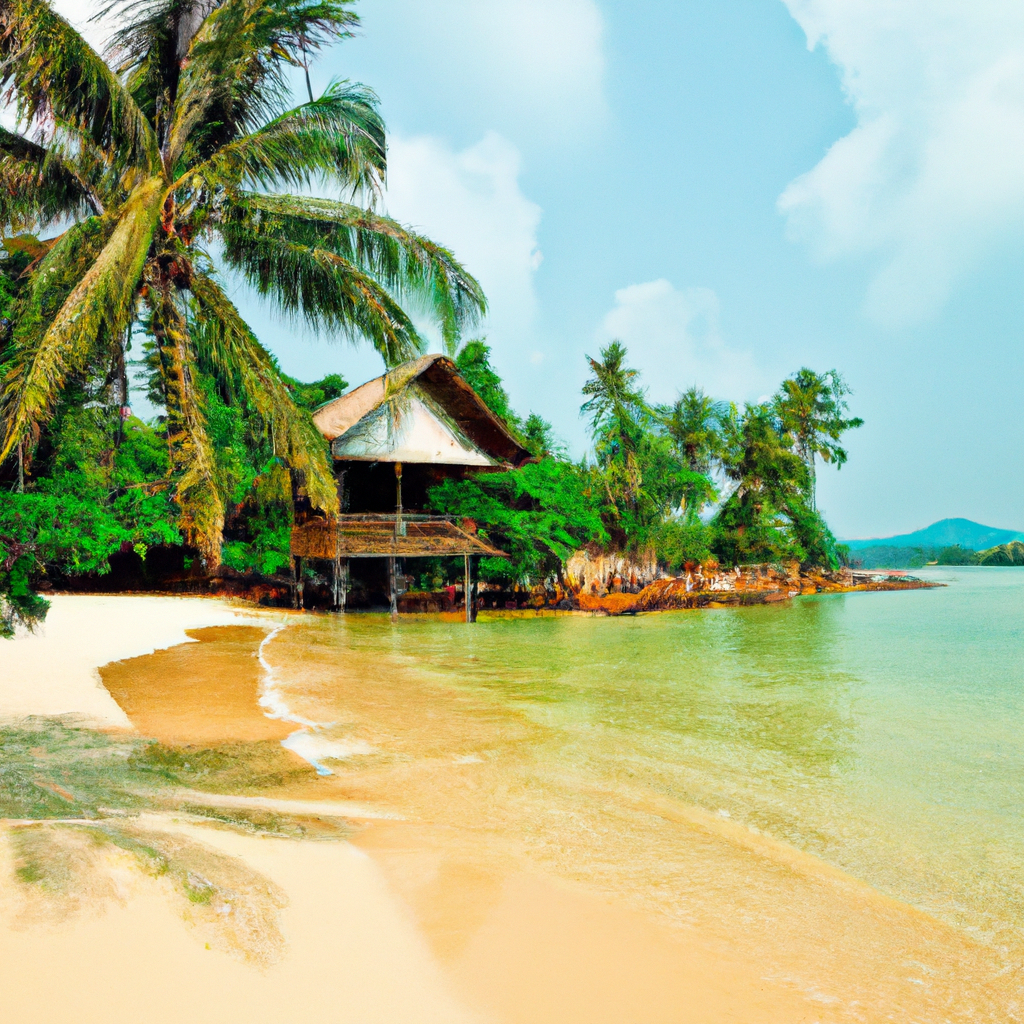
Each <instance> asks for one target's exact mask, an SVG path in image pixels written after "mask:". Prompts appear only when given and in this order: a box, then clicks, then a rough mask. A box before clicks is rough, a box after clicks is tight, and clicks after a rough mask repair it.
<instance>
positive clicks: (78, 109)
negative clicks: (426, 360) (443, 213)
mask: <svg viewBox="0 0 1024 1024" xmlns="http://www.w3.org/2000/svg"><path fill="white" fill-rule="evenodd" d="M103 13H104V14H105V15H108V16H111V17H114V18H116V19H117V20H118V24H119V26H120V27H119V30H118V31H117V33H116V35H115V36H114V38H113V41H112V43H111V46H110V48H109V49H108V51H107V54H106V57H107V59H106V60H105V59H104V58H102V57H101V56H100V55H99V54H98V53H97V52H96V51H94V50H93V49H92V48H91V47H90V46H89V45H88V44H87V43H86V42H85V40H84V39H83V38H82V36H81V35H80V34H79V33H78V32H77V31H76V30H75V29H74V28H73V27H72V26H71V25H70V24H69V23H68V22H67V21H66V20H65V19H64V18H62V17H61V16H60V15H58V14H57V13H56V12H54V11H53V10H52V9H51V7H50V5H49V3H48V2H46V0H0V88H2V89H3V90H4V97H5V99H6V101H7V103H8V104H10V105H13V107H14V109H15V111H16V114H17V119H18V128H19V130H18V131H17V132H9V131H3V132H2V133H0V226H2V227H3V228H4V229H5V230H6V231H25V230H35V231H39V230H45V229H51V230H52V229H55V228H56V229H57V230H58V231H59V233H58V234H57V235H56V237H55V238H53V239H52V240H51V241H50V242H49V244H48V251H47V252H46V254H45V255H44V256H42V257H41V258H40V259H38V260H37V261H36V262H35V263H34V264H33V265H32V267H31V268H30V271H29V280H28V281H27V282H26V287H25V289H24V297H23V298H22V299H21V300H20V304H19V307H18V310H17V314H16V317H15V328H14V334H13V337H12V342H11V350H12V351H13V357H12V358H11V359H10V360H9V362H8V365H7V367H6V374H5V377H4V380H3V382H2V394H0V461H2V460H3V459H5V458H7V457H8V456H9V455H10V454H11V452H12V451H13V450H14V449H15V448H16V447H18V448H19V450H20V446H22V445H25V444H30V443H31V439H32V437H33V436H34V434H33V432H34V431H36V430H37V429H38V425H39V424H40V423H44V422H45V421H46V419H47V418H48V416H50V415H51V413H52V412H53V410H54V407H55V405H56V403H57V401H58V399H59V397H60V394H61V391H62V388H63V387H64V385H65V383H66V382H68V381H69V380H70V379H71V378H73V377H75V376H81V375H83V374H86V373H87V372H90V371H91V370H94V369H95V368H96V366H97V365H100V366H103V365H106V366H108V367H112V366H115V365H116V364H117V363H118V362H119V361H120V360H122V359H123V351H124V345H125V339H126V338H127V337H128V333H129V332H130V331H131V329H132V327H133V324H141V325H142V326H143V328H144V329H145V330H146V331H147V332H148V333H149V334H150V336H151V338H152V339H153V342H154V344H155V350H156V354H157V356H158V365H159V378H160V383H161V386H162V391H163V398H164V400H165V404H166V407H167V436H168V444H169V448H170V451H171V455H172V464H173V467H174V475H175V480H176V498H177V501H178V503H179V506H180V510H181V525H182V528H183V530H184V532H185V535H186V537H187V539H188V540H189V542H190V543H191V544H193V545H194V546H195V547H197V548H198V549H199V550H200V551H201V552H202V553H203V555H204V557H205V558H206V559H207V561H208V562H216V561H217V559H218V557H219V549H220V541H221V535H222V528H223V522H224V502H223V499H222V496H221V495H220V494H219V493H218V489H217V486H216V483H215V474H214V468H215V467H214V462H215V460H214V453H213V451H212V450H211V445H210V442H209V438H208V436H207V432H206V429H205V427H206V424H205V417H204V408H203V399H202V392H201V388H199V387H198V386H197V380H198V376H199V365H200V363H199V360H200V357H201V359H202V365H204V366H212V367H213V368H214V371H215V373H217V374H219V375H222V376H223V377H224V378H225V379H230V380H231V381H232V382H233V383H234V384H236V385H239V386H240V387H241V388H242V390H243V392H244V394H245V396H246V398H247V400H248V402H249V404H250V405H251V407H252V408H253V409H254V410H255V411H256V413H257V414H258V415H259V417H261V419H262V420H263V421H264V422H265V424H266V426H267V430H268V433H269V435H270V437H272V439H273V448H274V452H275V455H277V456H278V457H280V458H281V459H283V460H284V461H285V462H286V463H287V465H288V466H289V467H290V468H291V469H292V471H293V473H294V474H296V476H297V477H298V481H297V482H298V483H299V484H301V486H303V487H304V489H305V492H306V494H307V495H308V497H309V499H310V501H311V502H312V504H313V505H314V506H315V507H317V508H320V509H323V510H325V511H328V512H331V511H334V510H335V509H336V508H337V497H336V493H335V487H334V483H333V480H332V478H331V473H330V467H329V460H328V458H327V453H326V450H325V446H324V443H323V441H322V439H321V438H320V436H319V435H318V434H317V432H316V430H315V428H314V427H313V426H312V423H311V422H310V420H309V417H308V416H307V415H306V414H305V413H303V412H302V411H301V410H299V409H298V408H297V407H296V405H295V403H294V402H293V401H292V397H291V394H290V392H289V389H288V386H287V385H286V383H285V382H284V381H283V380H282V378H281V376H280V374H279V372H278V370H277V367H276V364H275V362H274V360H273V358H272V357H271V355H270V354H269V353H268V352H267V350H266V349H265V348H263V346H262V345H261V344H260V343H259V341H258V340H257V338H256V336H255V334H254V332H253V331H252V329H251V328H250V327H249V325H248V324H247V323H246V322H245V320H244V319H243V318H242V316H241V315H240V313H239V311H238V309H237V308H236V307H235V305H234V304H233V303H232V302H231V300H230V298H229V297H228V295H227V293H226V292H225V290H224V287H223V286H222V284H221V282H220V280H219V278H218V275H217V273H216V270H215V264H216V263H223V265H225V266H227V267H228V268H230V269H231V270H233V271H235V272H237V273H238V274H240V275H241V276H242V277H243V278H244V279H245V280H246V281H248V282H249V284H250V285H252V286H253V287H254V288H255V289H256V291H258V292H259V293H260V294H262V295H265V296H267V297H268V298H269V299H270V300H271V301H272V302H273V303H275V304H276V305H277V306H278V307H279V308H280V309H281V310H283V311H285V312H286V313H288V314H291V315H293V316H295V317H297V318H301V319H304V320H305V321H306V322H307V323H309V324H311V325H312V326H313V327H314V328H316V329H317V330H323V331H328V332H331V333H332V334H338V335H341V336H344V337H347V338H350V339H353V340H357V339H365V340H367V341H369V342H370V343H371V344H372V345H373V346H374V347H375V348H376V350H377V351H378V352H379V353H381V355H382V356H383V357H384V359H385V361H386V362H387V363H388V364H389V365H393V364H395V363H397V362H400V361H402V360H404V359H407V358H409V357H410V356H412V355H414V354H416V353H417V352H419V351H420V350H421V348H422V344H421V339H420V336H419V335H418V334H417V331H416V328H415V327H414V325H413V323H412V320H411V319H410V317H409V315H408V313H407V312H406V311H405V309H404V308H403V303H407V302H408V301H409V300H413V301H416V302H417V303H418V304H419V305H420V306H421V307H425V308H426V309H428V310H429V311H430V312H431V313H432V314H433V316H434V317H435V318H436V320H437V321H438V322H439V324H440V327H441V331H442V334H443V336H444V338H445V341H446V344H448V345H449V346H451V347H453V346H454V345H455V344H456V343H457V339H458V336H459V332H460V330H461V329H462V327H463V326H464V325H465V324H466V323H468V322H472V321H473V320H474V319H475V318H477V317H478V316H479V315H480V313H481V312H482V311H483V309H484V299H483V295H482V293H481V291H480V288H479V285H478V284H477V283H476V281H474V279H473V278H472V277H471V276H469V274H467V273H466V271H465V270H464V269H463V268H462V267H461V266H460V265H459V264H458V263H457V262H456V260H455V259H454V257H453V256H452V254H451V253H450V252H448V251H446V250H445V249H443V248H441V247H440V246H438V245H436V244H434V243H433V242H431V241H429V240H428V239H426V238H423V237H421V236H419V235H417V234H415V233H414V232H412V231H410V230H408V229H407V228H404V227H402V226H401V225H400V224H398V223H396V222H395V221H393V220H391V219H389V218H387V217H385V216H382V215H381V214H380V213H379V212H377V211H376V209H375V197H376V196H377V194H378V193H379V190H380V188H381V186H382V183H383V180H384V174H385V167H386V159H385V134H384V125H383V123H382V121H381V118H380V116H379V113H378V110H377V100H376V97H375V96H374V94H373V93H372V92H371V91H370V90H368V89H366V88H365V87H363V86H360V85H353V84H351V83H347V82H335V83H333V84H332V85H330V86H329V87H328V88H327V90H326V91H325V92H324V93H323V95H322V96H320V97H318V98H313V97H312V92H310V94H309V95H310V98H309V100H308V101H306V102H302V103H299V104H298V105H295V104H294V101H293V100H291V98H290V89H289V81H290V79H291V76H292V75H295V74H296V73H297V71H298V70H299V69H302V70H306V71H307V76H306V77H307V82H308V62H309V58H310V56H311V55H314V54H315V53H316V52H317V51H318V50H319V49H320V48H322V47H323V46H324V45H326V44H328V43H331V42H333V41H335V40H337V39H339V38H343V37H345V36H348V35H350V34H351V33H352V30H353V28H354V26H355V25H356V18H355V15H354V14H353V13H352V11H351V9H350V7H349V5H348V4H347V3H345V2H343V0H118V2H117V3H115V4H113V5H112V6H111V7H110V8H108V10H107V11H105V12H103ZM321 185H326V186H330V187H331V188H333V189H334V190H335V194H337V195H340V196H341V197H342V198H341V199H324V198H315V197H313V196H311V195H308V194H306V193H307V192H308V191H310V190H312V189H313V188H314V187H316V186H321ZM287 190H291V193H292V194H289V193H288V191H287Z"/></svg>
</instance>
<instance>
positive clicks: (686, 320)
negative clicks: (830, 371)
mask: <svg viewBox="0 0 1024 1024" xmlns="http://www.w3.org/2000/svg"><path fill="white" fill-rule="evenodd" d="M613 338H617V339H619V340H620V341H622V342H623V343H624V344H625V346H626V348H627V349H628V350H629V357H630V358H629V362H630V365H632V366H634V367H635V368H636V369H638V370H640V372H641V374H642V376H643V380H644V383H645V384H647V385H648V387H649V394H650V397H651V399H652V400H653V401H656V402H668V401H671V400H672V399H673V398H674V397H675V395H676V392H678V391H682V390H685V389H686V388H688V387H690V386H691V385H693V384H697V385H699V386H700V387H702V388H703V389H704V390H705V391H706V392H708V394H711V395H714V396H716V397H718V398H726V399H730V400H737V401H739V400H743V399H750V398H753V397H754V396H755V395H757V394H758V391H759V387H760V386H762V385H763V378H764V374H763V373H762V372H761V371H760V370H759V369H758V368H757V366H756V365H755V363H754V360H753V358H752V357H751V356H750V354H749V353H747V352H738V351H735V350H733V349H730V348H728V347H727V346H726V345H725V343H724V341H723V340H722V337H721V333H720V330H719V323H718V296H717V295H716V294H715V293H714V292H713V291H712V290H711V289H710V288H684V289H683V290H682V291H680V290H678V289H676V288H675V287H674V286H673V285H672V284H671V283H670V282H669V281H666V280H664V279H661V280H658V281H648V282H646V283H645V284H632V285H630V286H629V287H628V288H620V289H619V290H618V291H617V292H616V293H615V306H614V308H613V309H611V310H610V311H609V312H608V314H607V315H606V316H605V318H604V320H603V321H602V323H601V329H600V332H599V341H600V342H601V343H602V344H603V343H605V342H607V341H609V340H611V339H613ZM591 354H592V355H596V353H591Z"/></svg>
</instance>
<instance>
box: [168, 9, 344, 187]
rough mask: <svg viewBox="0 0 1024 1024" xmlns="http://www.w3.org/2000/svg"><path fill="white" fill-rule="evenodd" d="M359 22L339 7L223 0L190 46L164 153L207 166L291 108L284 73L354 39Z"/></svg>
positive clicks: (173, 159) (170, 159)
mask: <svg viewBox="0 0 1024 1024" xmlns="http://www.w3.org/2000/svg"><path fill="white" fill-rule="evenodd" d="M357 23H358V18H357V17H356V15H355V14H354V13H353V12H352V11H351V9H350V8H349V6H348V5H347V4H345V3H344V2H340V0H224V2H223V3H221V4H219V5H218V6H217V7H216V8H215V9H214V10H213V11H212V12H211V13H210V14H209V15H208V16H207V17H206V19H205V20H204V21H203V23H202V25H201V26H200V28H199V30H198V31H197V32H196V35H195V37H194V38H193V40H192V43H191V45H190V47H189V51H188V56H187V61H186V64H185V67H184V70H183V72H182V75H181V79H180V82H179V85H178V89H177V96H176V99H175V111H174V120H173V124H172V126H171V130H170V135H169V138H168V144H167V147H166V152H167V156H168V164H169V166H172V167H174V166H176V165H177V162H178V159H179V157H180V156H181V154H182V153H183V152H184V151H185V149H186V147H189V149H190V150H191V151H192V152H193V153H194V154H195V159H197V160H204V159H206V158H207V157H209V156H211V155H212V154H213V153H214V152H216V150H217V149H219V148H220V147H221V146H223V145H226V144H227V143H229V142H232V141H234V140H235V139H237V138H240V137H241V136H243V135H248V134H250V133H252V132H254V131H256V130H257V129H259V128H260V127H261V126H262V125H264V124H266V123H267V122H268V121H271V120H273V119H274V118H275V117H277V116H278V114H279V113H280V112H281V111H282V110H284V109H286V108H287V107H288V105H289V104H288V96H289V88H288V80H287V74H286V72H287V70H288V69H289V68H290V67H298V66H303V64H304V61H305V60H306V59H308V54H309V53H312V52H315V51H316V50H318V49H319V48H320V47H321V46H322V45H323V44H324V43H327V42H330V41H333V40H336V39H339V38H342V37H344V36H347V35H351V34H352V28H353V27H354V26H355V25H356V24H357Z"/></svg>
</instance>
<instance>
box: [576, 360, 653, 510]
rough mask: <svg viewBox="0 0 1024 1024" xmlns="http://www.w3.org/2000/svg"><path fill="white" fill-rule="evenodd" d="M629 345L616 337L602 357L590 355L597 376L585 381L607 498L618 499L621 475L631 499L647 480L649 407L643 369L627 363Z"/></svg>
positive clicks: (585, 407)
mask: <svg viewBox="0 0 1024 1024" xmlns="http://www.w3.org/2000/svg"><path fill="white" fill-rule="evenodd" d="M626 355H627V354H626V346H625V345H623V344H622V342H621V341H613V342H612V343H611V344H610V345H607V346H606V347H605V348H603V349H601V358H600V359H599V360H598V359H594V358H592V357H591V356H587V362H588V363H589V364H590V370H591V373H592V374H593V376H592V377H591V378H590V379H589V380H588V381H587V382H586V383H585V384H584V385H583V394H584V395H586V396H588V397H587V400H586V401H585V402H584V403H583V405H582V406H581V407H580V414H581V415H583V414H586V415H588V416H589V417H590V433H591V436H592V438H593V439H594V450H595V452H596V454H597V457H598V460H599V462H600V463H601V464H602V465H603V468H604V470H605V474H606V488H607V490H608V498H609V500H610V501H611V503H612V505H615V504H616V502H615V497H614V491H615V490H616V489H618V488H617V487H616V486H615V485H616V484H617V483H618V479H619V478H620V477H621V480H622V490H623V492H624V496H625V498H626V500H627V502H629V503H635V501H636V498H637V496H638V494H639V492H640V487H641V485H642V483H643V480H642V478H641V472H640V465H639V460H638V457H637V456H638V452H639V449H640V445H641V442H642V440H643V437H644V431H645V427H646V423H647V420H648V419H649V417H650V410H649V409H648V407H647V399H646V396H645V394H644V391H643V390H642V389H641V388H640V386H639V377H640V373H639V371H637V370H634V369H631V368H630V367H628V366H627V365H626Z"/></svg>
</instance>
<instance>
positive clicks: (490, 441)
mask: <svg viewBox="0 0 1024 1024" xmlns="http://www.w3.org/2000/svg"><path fill="white" fill-rule="evenodd" d="M313 422H314V423H315V424H316V425H317V427H318V428H319V429H320V431H321V433H323V435H324V437H326V438H327V439H328V441H330V444H331V455H332V457H333V460H334V471H335V477H336V479H337V484H338V496H339V499H340V504H341V514H340V515H339V516H338V517H337V518H336V519H327V518H323V517H316V516H314V515H312V514H310V513H308V512H307V513H305V514H304V513H303V512H302V510H301V508H300V510H299V511H298V513H297V516H296V525H295V527H294V529H293V531H292V543H291V548H292V555H293V557H294V558H295V560H296V563H297V573H298V575H297V578H298V579H301V562H302V560H303V559H317V560H320V561H322V562H328V563H330V572H331V579H332V580H333V602H334V605H335V607H336V608H339V609H341V610H344V609H345V607H346V604H347V602H348V601H349V597H350V595H352V596H356V595H357V594H358V596H359V598H360V600H361V601H362V603H363V604H364V605H366V604H367V603H369V604H378V603H380V602H378V601H376V600H374V599H373V598H374V595H375V594H376V595H380V596H383V597H384V598H385V599H386V600H388V601H390V606H391V611H392V614H395V613H396V612H397V608H398V598H399V596H400V594H401V593H402V591H403V589H404V587H403V584H404V580H405V576H404V573H403V568H404V566H403V562H404V560H407V559H415V558H430V557H452V556H459V557H461V558H462V559H463V569H464V572H465V584H464V594H465V595H466V599H465V608H466V617H467V620H469V621H471V619H472V599H471V597H470V594H471V586H470V578H471V564H472V562H471V560H472V559H473V558H474V557H477V556H483V555H489V556H492V557H505V556H504V553H503V552H501V551H499V550H497V549H496V548H494V547H492V546H491V545H489V544H487V543H485V542H484V541H483V540H481V539H480V538H479V537H478V536H476V533H475V527H474V526H473V524H471V523H468V522H461V523H460V522H455V521H453V520H452V519H451V518H449V517H445V516H437V515H430V514H428V513H426V512H425V505H426V501H427V493H428V491H429V490H430V488H431V487H433V486H435V485H436V484H439V483H440V482H441V481H442V480H444V479H445V478H455V479H462V478H464V477H466V476H467V475H470V474H474V473H486V472H493V471H500V470H507V469H511V468H514V467H517V466H521V465H522V464H523V463H524V462H527V461H529V459H530V458H531V456H530V453H529V452H528V451H527V450H526V449H525V448H524V447H523V446H522V445H521V444H520V443H519V442H518V441H517V440H516V439H515V438H514V437H513V436H512V434H511V433H509V430H508V428H507V427H506V426H505V424H504V423H503V422H502V421H501V420H500V419H498V417H496V416H495V415H494V413H492V412H491V411H490V409H488V407H487V406H486V405H485V404H484V402H483V400H482V399H481V398H480V396H479V395H477V393H476V392H475V391H474V390H473V389H472V388H471V387H470V386H469V385H468V384H467V383H466V381H465V380H464V379H463V378H462V376H461V375H460V374H459V371H458V370H457V369H456V367H455V364H454V363H453V362H452V361H451V360H450V359H448V358H446V357H445V356H441V355H429V356H423V357H422V358H421V359H416V360H413V361H412V362H409V363H404V364H403V365H401V366H399V367H397V368H395V369H394V370H391V371H390V372H389V373H386V374H384V375H383V376H381V377H377V378H375V379H374V380H371V381H368V382H367V383H366V384H363V385H362V386H361V387H358V388H355V389H354V390H352V391H350V392H348V393H347V394H345V395H342V396H341V397H340V398H336V399H335V400H334V401H332V402H328V403H327V404H326V405H323V406H321V407H320V408H319V409H318V410H317V411H316V412H315V413H314V415H313Z"/></svg>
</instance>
